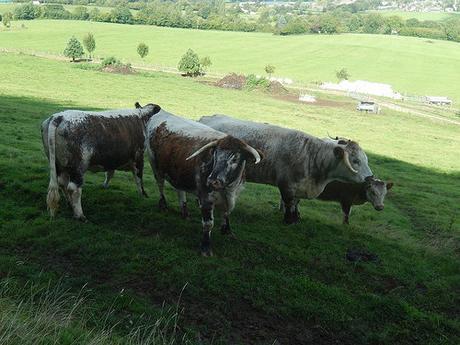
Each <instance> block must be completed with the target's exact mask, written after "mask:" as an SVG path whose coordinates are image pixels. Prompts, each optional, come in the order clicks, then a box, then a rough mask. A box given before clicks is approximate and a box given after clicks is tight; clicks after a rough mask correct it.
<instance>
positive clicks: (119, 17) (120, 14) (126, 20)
mask: <svg viewBox="0 0 460 345" xmlns="http://www.w3.org/2000/svg"><path fill="white" fill-rule="evenodd" d="M109 19H110V21H111V22H112V23H120V24H133V15H132V14H131V11H130V10H129V8H128V7H125V6H117V7H116V8H114V9H112V10H111V11H110V16H109Z"/></svg>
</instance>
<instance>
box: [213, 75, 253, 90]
mask: <svg viewBox="0 0 460 345" xmlns="http://www.w3.org/2000/svg"><path fill="white" fill-rule="evenodd" d="M215 85H216V86H218V87H222V88H226V89H236V90H241V89H242V88H243V87H244V86H245V85H246V77H245V76H244V75H242V74H236V73H231V74H228V75H226V76H225V77H223V78H222V79H220V80H218V81H217V82H216V83H215Z"/></svg>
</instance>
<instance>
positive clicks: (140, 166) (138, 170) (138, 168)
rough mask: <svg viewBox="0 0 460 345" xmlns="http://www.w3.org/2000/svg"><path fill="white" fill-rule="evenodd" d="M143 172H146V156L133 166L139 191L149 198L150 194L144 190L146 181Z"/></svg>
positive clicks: (141, 194)
mask: <svg viewBox="0 0 460 345" xmlns="http://www.w3.org/2000/svg"><path fill="white" fill-rule="evenodd" d="M143 174H144V157H142V159H139V160H138V161H137V162H136V163H135V165H134V167H133V175H134V180H135V181H136V186H137V191H138V192H139V195H140V196H144V197H146V198H148V195H147V193H146V192H145V190H144V181H143V179H142V176H143Z"/></svg>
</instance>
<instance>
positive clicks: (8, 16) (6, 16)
mask: <svg viewBox="0 0 460 345" xmlns="http://www.w3.org/2000/svg"><path fill="white" fill-rule="evenodd" d="M11 19H13V15H12V14H11V12H6V13H4V14H3V18H2V22H3V25H4V26H5V27H7V28H9V27H10V25H11Z"/></svg>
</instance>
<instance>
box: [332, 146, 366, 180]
mask: <svg viewBox="0 0 460 345" xmlns="http://www.w3.org/2000/svg"><path fill="white" fill-rule="evenodd" d="M334 156H335V158H336V159H337V160H338V165H337V166H336V168H335V171H334V174H333V175H334V177H335V178H337V179H339V180H342V181H344V182H356V183H361V182H364V180H365V179H366V177H369V176H372V171H371V169H370V168H369V165H368V160H367V156H366V153H364V151H363V150H362V149H361V147H360V146H359V145H358V143H356V142H354V141H351V140H348V141H346V140H339V141H338V142H337V146H335V147H334Z"/></svg>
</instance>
